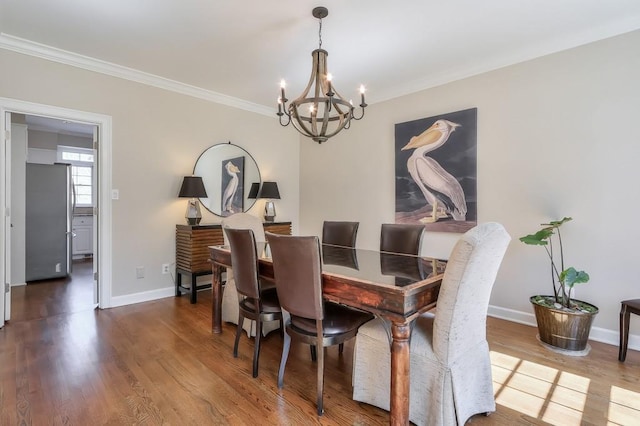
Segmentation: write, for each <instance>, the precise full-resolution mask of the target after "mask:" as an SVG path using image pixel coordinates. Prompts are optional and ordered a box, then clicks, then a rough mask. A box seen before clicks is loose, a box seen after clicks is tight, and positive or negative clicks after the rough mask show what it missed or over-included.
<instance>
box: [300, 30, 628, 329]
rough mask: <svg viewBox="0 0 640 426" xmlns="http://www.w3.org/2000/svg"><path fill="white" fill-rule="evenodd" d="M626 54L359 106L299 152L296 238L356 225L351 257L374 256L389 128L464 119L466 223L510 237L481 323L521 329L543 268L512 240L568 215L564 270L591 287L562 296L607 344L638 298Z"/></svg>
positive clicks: (540, 289)
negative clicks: (469, 155)
mask: <svg viewBox="0 0 640 426" xmlns="http://www.w3.org/2000/svg"><path fill="white" fill-rule="evenodd" d="M638 52H640V31H636V32H633V33H629V34H626V35H623V36H619V37H616V38H612V39H608V40H604V41H601V42H598V43H594V44H591V45H587V46H583V47H580V48H576V49H572V50H569V51H565V52H562V53H558V54H554V55H551V56H547V57H543V58H539V59H536V60H533V61H529V62H526V63H522V64H519V65H515V66H510V67H507V68H503V69H500V70H497V71H494V72H490V73H486V74H482V75H479V76H476V77H473V78H468V79H465V80H462V81H458V82H454V83H451V84H447V85H444V86H441V87H437V88H433V89H430V90H425V91H423V92H419V93H415V94H412V95H409V96H404V97H402V98H398V99H394V100H390V101H388V102H384V103H381V104H376V105H372V106H371V107H369V109H368V111H367V116H366V117H365V119H364V120H362V121H361V122H356V123H354V124H353V125H352V127H351V129H350V130H348V131H346V132H343V133H342V134H340V135H339V136H338V137H335V138H333V139H331V140H329V141H328V142H326V143H325V144H323V145H321V146H318V145H317V144H314V143H311V142H308V143H303V144H302V149H301V159H300V163H301V165H302V167H301V172H300V177H301V183H300V193H301V195H300V203H301V204H300V205H301V208H300V218H301V223H300V229H301V232H303V233H309V234H317V233H318V232H319V231H320V229H321V227H322V220H324V219H349V220H359V221H360V222H361V225H360V231H359V233H358V245H359V246H360V247H368V248H376V247H377V246H378V244H379V227H380V223H382V222H393V221H394V191H395V187H394V150H393V149H394V148H393V146H394V124H396V123H401V122H405V121H409V120H415V119H419V118H423V117H430V116H433V115H437V114H439V113H447V112H452V111H458V110H462V109H466V108H472V107H477V108H478V216H479V221H480V222H486V221H498V222H501V223H503V224H504V225H505V227H506V228H507V230H508V231H509V233H510V234H511V235H512V237H513V241H512V243H511V245H510V247H509V250H508V252H507V255H506V258H505V260H504V263H503V265H502V268H501V271H500V274H499V276H498V280H497V282H496V285H495V287H494V290H493V294H492V299H491V304H492V305H493V307H492V312H493V313H494V314H498V315H507V316H510V317H511V318H513V319H517V320H523V321H530V320H532V317H531V312H532V309H531V307H530V304H529V301H528V297H529V296H531V295H534V294H540V293H545V294H546V293H549V292H550V291H551V285H550V281H549V278H550V277H549V270H548V268H547V262H546V260H545V254H544V251H543V249H542V248H538V247H529V246H524V245H523V244H522V243H520V242H519V241H518V237H520V236H522V235H524V234H527V233H529V232H531V231H533V230H535V229H536V227H537V225H538V224H539V223H542V222H545V221H548V220H551V219H558V218H561V217H562V216H565V215H566V216H573V218H574V221H573V222H571V223H570V224H568V225H567V226H566V230H565V232H564V234H563V235H564V237H565V245H566V247H565V252H566V257H567V259H566V260H567V261H568V264H569V265H572V264H575V266H576V267H579V268H582V269H585V270H587V272H589V273H590V275H591V282H590V283H588V284H586V285H583V286H581V287H579V288H578V289H577V293H576V296H577V297H578V298H580V299H584V300H587V301H591V302H593V303H595V304H596V305H598V306H599V307H600V314H599V315H598V317H597V319H596V322H595V325H596V327H600V328H603V329H604V330H602V329H600V330H596V333H595V337H598V338H600V339H605V340H606V339H608V340H610V341H611V340H613V341H615V339H617V334H616V333H617V329H618V312H619V310H620V301H621V300H624V299H625V298H637V297H640V290H639V287H638V282H637V279H636V278H635V276H636V275H637V274H636V270H635V263H636V262H637V250H636V247H635V243H636V242H637V241H638V240H639V239H640V227H639V226H638V224H637V220H636V218H635V216H636V213H637V212H638V211H639V210H640V196H638V191H637V189H636V183H637V182H638V181H639V180H640V167H638V159H639V158H640V147H639V145H638V142H639V141H640V126H639V125H638V120H639V119H640V78H638V76H640V54H638ZM374 90H375V88H371V91H374ZM456 237H457V236H456V235H452V234H436V233H429V234H427V235H426V237H425V241H424V246H425V247H424V250H425V253H427V254H431V255H434V256H448V253H449V250H450V249H451V247H452V245H453V243H454V241H455V239H456ZM511 310H514V311H516V312H512V311H511ZM634 321H635V324H633V325H632V332H634V329H635V330H636V333H640V331H638V330H640V321H638V320H637V319H634ZM592 335H594V333H592Z"/></svg>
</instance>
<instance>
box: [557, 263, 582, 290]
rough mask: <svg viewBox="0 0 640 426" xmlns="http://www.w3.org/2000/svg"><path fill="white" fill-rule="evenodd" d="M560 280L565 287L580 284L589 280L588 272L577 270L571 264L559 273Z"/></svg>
mask: <svg viewBox="0 0 640 426" xmlns="http://www.w3.org/2000/svg"><path fill="white" fill-rule="evenodd" d="M560 281H562V282H563V283H564V284H565V285H566V286H567V287H569V288H573V286H574V285H575V284H582V283H586V282H588V281H589V274H587V273H586V272H585V271H577V270H576V268H574V267H573V266H572V267H570V268H567V269H565V270H564V271H562V272H561V273H560Z"/></svg>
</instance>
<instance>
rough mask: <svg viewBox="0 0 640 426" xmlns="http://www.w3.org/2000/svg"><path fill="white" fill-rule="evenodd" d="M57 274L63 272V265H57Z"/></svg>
mask: <svg viewBox="0 0 640 426" xmlns="http://www.w3.org/2000/svg"><path fill="white" fill-rule="evenodd" d="M56 272H62V265H61V264H60V263H56Z"/></svg>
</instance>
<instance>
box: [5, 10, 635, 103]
mask: <svg viewBox="0 0 640 426" xmlns="http://www.w3.org/2000/svg"><path fill="white" fill-rule="evenodd" d="M318 5H323V6H326V7H327V8H328V9H329V16H328V17H327V18H325V19H324V20H323V21H322V41H323V44H322V47H323V48H324V49H326V50H327V51H328V52H329V57H328V65H329V66H328V68H329V71H330V72H331V73H332V74H333V84H334V88H335V89H336V90H337V91H339V92H340V94H341V95H342V96H343V97H345V98H347V99H349V98H356V100H357V96H358V92H357V90H358V87H359V86H360V84H364V85H365V86H366V88H367V102H368V103H375V102H379V101H382V100H386V99H391V98H394V97H397V96H402V95H405V94H407V93H412V92H416V91H418V90H422V89H426V88H429V87H433V86H436V85H439V84H443V83H446V82H449V81H454V80H458V79H460V78H465V77H468V76H471V75H475V74H479V73H482V72H486V71H489V70H492V69H496V68H500V67H503V66H506V65H510V64H514V63H518V62H522V61H525V60H528V59H532V58H535V57H539V56H542V55H546V54H549V53H553V52H557V51H561V50H564V49H568V48H571V47H575V46H578V45H582V44H586V43H589V42H592V41H595V40H599V39H603V38H607V37H611V36H615V35H618V34H622V33H625V32H629V31H633V30H636V29H639V28H640V1H638V0H607V1H603V0H560V1H559V0H519V1H514V0H483V1H477V0H450V1H442V0H440V1H433V0H403V1H397V2H391V1H382V0H349V1H345V0H324V1H322V2H321V3H320V2H313V3H311V2H305V1H300V0H278V1H270V2H269V1H258V0H248V1H247V0H245V1H213V0H208V1H205V0H181V1H176V0H134V1H132V0H110V1H97V0H94V1H87V0H56V1H51V0H0V48H7V49H12V50H15V51H20V52H22V53H29V54H36V55H37V56H38V55H39V56H43V57H53V56H51V55H49V53H50V51H55V52H57V54H58V55H63V56H65V57H70V56H73V57H75V58H76V61H77V63H81V64H85V63H92V64H94V65H95V66H96V67H98V69H105V70H113V69H116V68H117V69H119V70H121V71H122V70H124V71H126V73H128V74H127V75H131V76H133V77H134V78H133V79H136V76H137V77H139V78H138V81H144V78H143V77H145V76H146V77H149V76H150V75H151V76H152V77H153V76H157V77H161V78H162V81H164V82H165V83H167V86H166V87H169V86H170V85H171V84H174V83H175V84H176V85H178V86H179V87H181V90H183V89H184V90H183V92H184V91H188V92H189V93H191V94H195V96H198V92H199V91H202V92H203V93H209V94H212V93H213V94H214V95H215V96H218V95H219V96H218V97H217V98H216V97H215V96H214V99H226V100H231V101H232V100H240V101H241V102H246V103H247V104H253V105H256V106H258V107H262V108H264V110H265V111H269V114H271V113H274V112H275V109H276V99H277V97H278V95H279V83H280V80H281V79H285V80H286V81H287V96H288V97H289V98H290V99H292V98H294V97H296V96H297V95H298V94H300V93H301V92H302V90H303V89H304V87H305V86H306V84H307V82H308V79H309V75H310V68H311V51H312V50H313V49H315V48H317V47H318V21H317V19H315V18H314V17H313V16H312V15H311V10H312V9H313V7H315V6H318ZM16 46H21V48H20V49H19V48H17V47H16ZM24 46H28V47H24ZM47 55H49V56H47ZM79 55H81V56H79ZM54 56H55V55H54ZM96 60H97V61H96ZM114 65H116V67H114ZM100 67H102V68H100ZM123 67H126V68H123ZM124 71H123V72H124ZM107 73H109V72H107ZM111 74H112V75H122V74H117V73H116V72H115V71H114V72H112V73H111ZM140 76H143V77H140ZM146 77H145V78H146ZM176 87H177V86H176ZM185 88H186V89H185ZM227 98H228V99H227Z"/></svg>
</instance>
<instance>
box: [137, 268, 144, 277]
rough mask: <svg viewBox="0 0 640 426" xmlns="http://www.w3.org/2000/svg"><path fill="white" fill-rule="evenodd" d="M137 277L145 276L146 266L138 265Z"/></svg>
mask: <svg viewBox="0 0 640 426" xmlns="http://www.w3.org/2000/svg"><path fill="white" fill-rule="evenodd" d="M136 278H138V279H139V278H144V266H138V267H136Z"/></svg>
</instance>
